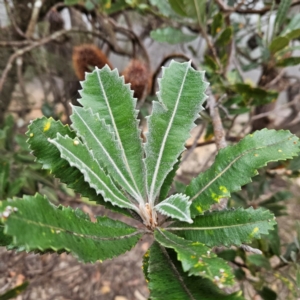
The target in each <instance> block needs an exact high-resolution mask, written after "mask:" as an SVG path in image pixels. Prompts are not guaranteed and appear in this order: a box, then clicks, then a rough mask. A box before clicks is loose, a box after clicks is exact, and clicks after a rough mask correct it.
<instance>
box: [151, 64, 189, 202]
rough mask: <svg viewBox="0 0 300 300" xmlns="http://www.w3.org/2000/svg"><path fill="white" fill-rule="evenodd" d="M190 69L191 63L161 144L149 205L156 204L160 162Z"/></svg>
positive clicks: (187, 68)
mask: <svg viewBox="0 0 300 300" xmlns="http://www.w3.org/2000/svg"><path fill="white" fill-rule="evenodd" d="M189 67H190V63H189V64H187V67H186V71H185V74H184V77H183V79H182V82H181V86H180V90H179V93H178V96H177V99H176V102H175V107H174V110H173V113H172V115H171V119H170V121H169V124H168V127H167V130H166V132H165V135H164V138H163V141H162V143H161V147H160V151H159V155H158V158H157V161H156V165H155V169H154V174H153V177H152V182H151V187H150V192H149V203H151V204H152V205H153V203H154V200H155V196H156V195H155V193H154V187H155V182H156V177H157V174H158V170H159V166H160V162H161V159H162V156H163V153H164V150H165V144H166V140H167V138H168V136H169V132H170V130H171V127H172V125H173V121H174V118H175V115H176V112H177V108H178V105H179V100H180V98H181V94H182V90H183V87H184V84H185V80H186V76H187V73H188V71H189Z"/></svg>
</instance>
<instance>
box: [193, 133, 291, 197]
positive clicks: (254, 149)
mask: <svg viewBox="0 0 300 300" xmlns="http://www.w3.org/2000/svg"><path fill="white" fill-rule="evenodd" d="M287 140H288V138H287V139H283V140H281V141H279V142H277V143H274V144H270V145H266V146H262V147H257V148H251V149H249V150H248V151H245V152H244V153H242V154H240V155H239V156H237V157H236V158H235V159H234V160H233V161H232V162H231V163H230V164H229V165H228V166H227V167H225V169H223V170H222V171H221V172H220V173H219V174H218V175H217V176H216V177H214V178H213V179H212V180H211V181H210V182H208V183H207V184H206V185H205V186H204V187H203V188H202V189H201V190H200V191H199V192H198V193H196V194H195V195H194V196H193V197H192V198H191V199H190V200H189V201H191V202H192V201H194V200H195V199H196V198H198V197H199V196H200V195H201V194H202V193H203V192H204V191H205V190H206V189H207V188H208V187H209V186H210V185H212V184H213V183H214V182H215V181H216V180H217V179H218V178H219V177H221V176H222V175H223V174H224V173H225V172H227V170H228V169H229V168H231V166H232V165H233V164H234V163H235V162H236V161H238V160H239V159H240V158H242V157H243V156H245V155H247V154H249V153H251V152H252V151H256V150H261V149H264V148H267V147H271V146H275V145H276V144H280V143H282V142H284V141H287ZM267 163H268V162H266V163H265V164H267ZM255 170H257V168H255Z"/></svg>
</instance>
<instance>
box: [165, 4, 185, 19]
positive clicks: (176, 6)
mask: <svg viewBox="0 0 300 300" xmlns="http://www.w3.org/2000/svg"><path fill="white" fill-rule="evenodd" d="M168 1H169V3H170V5H171V7H172V9H173V10H174V11H175V12H176V13H177V14H179V15H181V16H184V17H186V16H187V14H186V11H185V3H184V2H183V1H182V0H168Z"/></svg>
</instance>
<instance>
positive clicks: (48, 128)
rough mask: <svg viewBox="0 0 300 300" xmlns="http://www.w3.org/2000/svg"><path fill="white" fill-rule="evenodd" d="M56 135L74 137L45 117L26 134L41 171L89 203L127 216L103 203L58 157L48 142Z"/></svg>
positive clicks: (64, 161) (69, 131) (73, 170)
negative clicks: (47, 172)
mask: <svg viewBox="0 0 300 300" xmlns="http://www.w3.org/2000/svg"><path fill="white" fill-rule="evenodd" d="M57 133H60V134H61V135H62V136H69V137H70V138H75V137H76V134H75V132H74V131H71V130H70V127H69V126H68V125H63V124H62V123H61V122H60V121H55V120H54V119H52V118H49V119H47V118H45V117H42V118H40V119H36V120H35V121H33V122H32V123H31V124H30V125H29V127H28V131H27V132H26V135H27V136H28V140H27V143H28V144H29V146H30V149H31V150H32V152H33V155H34V156H35V157H36V161H37V162H39V163H41V164H42V166H43V169H46V170H50V171H51V173H52V174H53V175H54V176H55V177H57V178H60V180H61V182H63V183H66V184H67V186H68V187H69V188H71V189H74V190H75V191H76V192H77V193H80V194H81V195H82V196H83V197H87V198H88V199H89V200H90V201H95V202H97V203H98V204H100V205H103V206H105V207H106V208H108V209H111V210H113V211H117V212H120V213H125V214H126V215H129V214H128V213H126V211H125V210H124V209H120V208H119V207H117V206H113V205H112V204H110V202H105V201H104V199H103V197H102V196H101V195H97V194H96V192H95V190H94V189H92V188H90V186H89V184H88V183H87V182H85V180H84V176H83V174H82V173H81V172H80V171H79V170H78V169H77V168H74V167H71V166H70V164H69V163H68V162H67V161H66V160H64V159H62V158H61V157H60V152H59V150H58V149H57V148H56V146H55V145H53V144H51V143H50V142H49V139H54V138H56V135H57Z"/></svg>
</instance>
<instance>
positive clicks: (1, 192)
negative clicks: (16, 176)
mask: <svg viewBox="0 0 300 300" xmlns="http://www.w3.org/2000/svg"><path fill="white" fill-rule="evenodd" d="M9 169H10V163H9V161H8V160H3V159H0V200H4V198H5V197H6V192H7V184H8V182H9Z"/></svg>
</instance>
